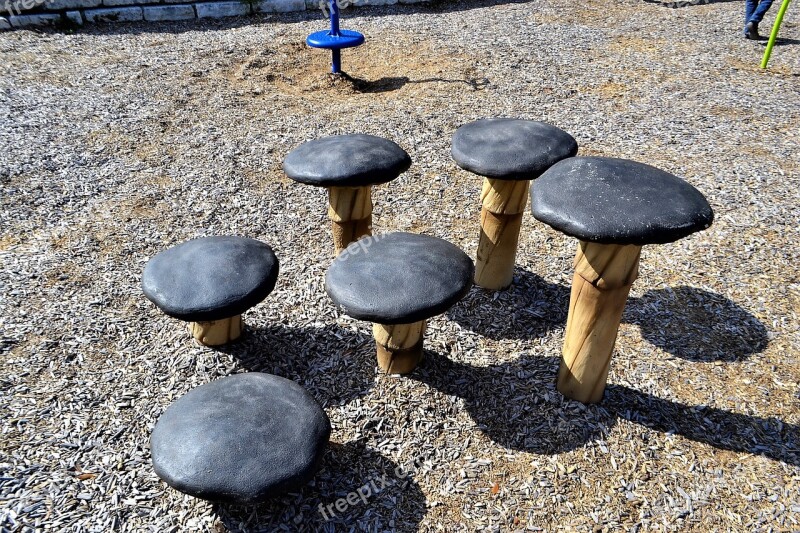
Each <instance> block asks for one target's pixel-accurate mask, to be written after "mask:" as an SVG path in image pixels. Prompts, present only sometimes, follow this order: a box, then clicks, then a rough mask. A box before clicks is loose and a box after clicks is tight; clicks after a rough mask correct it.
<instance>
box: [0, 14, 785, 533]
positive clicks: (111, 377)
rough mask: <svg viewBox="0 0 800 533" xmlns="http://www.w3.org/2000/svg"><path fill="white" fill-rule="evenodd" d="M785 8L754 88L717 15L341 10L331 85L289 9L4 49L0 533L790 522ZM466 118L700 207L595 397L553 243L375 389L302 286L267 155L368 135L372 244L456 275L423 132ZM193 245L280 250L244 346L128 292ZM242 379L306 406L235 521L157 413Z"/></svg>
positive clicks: (654, 280)
mask: <svg viewBox="0 0 800 533" xmlns="http://www.w3.org/2000/svg"><path fill="white" fill-rule="evenodd" d="M796 8H797V6H794V5H792V6H791V8H790V11H789V13H788V14H787V19H786V21H785V22H784V27H783V30H782V36H783V37H784V38H785V40H784V41H783V43H781V44H782V46H779V47H776V49H775V51H774V53H773V58H772V61H771V65H770V69H769V70H768V71H767V72H763V71H761V70H760V69H759V68H758V63H759V61H760V57H761V54H762V52H763V45H759V44H758V43H754V42H750V41H745V40H744V39H743V38H742V37H741V36H740V33H739V32H740V26H741V20H740V19H741V16H742V15H741V13H740V11H741V9H742V5H741V2H714V3H710V4H707V5H697V6H690V7H681V8H674V9H669V8H667V7H664V6H663V5H659V4H658V3H653V2H643V1H640V0H623V1H620V2H603V1H601V0H587V1H585V2H573V1H569V0H546V1H535V2H530V3H496V4H494V3H485V2H484V3H482V2H473V1H465V2H456V3H451V2H447V3H444V2H443V3H440V4H436V5H431V6H413V7H400V6H395V7H391V8H364V9H358V10H348V11H345V12H344V15H345V17H346V22H345V24H344V27H348V28H353V29H358V30H360V31H363V32H364V33H365V34H366V35H367V39H368V40H367V44H366V45H365V46H363V47H361V48H359V49H357V50H351V51H346V52H345V53H344V67H345V69H346V70H347V71H348V72H349V74H350V75H351V76H352V78H350V79H348V80H339V81H333V80H331V79H329V78H328V76H327V75H326V74H325V72H326V64H327V62H328V56H327V54H326V53H323V52H320V51H315V50H310V49H307V48H306V47H305V46H304V45H303V44H302V43H303V38H304V36H305V35H306V34H308V33H309V32H311V31H313V30H317V29H321V28H323V27H324V24H325V23H324V21H323V20H322V15H321V14H320V13H318V12H309V13H303V14H292V15H286V16H274V17H264V18H248V19H232V20H225V21H192V22H188V23H173V24H146V25H145V24H142V25H139V24H134V25H128V24H119V25H113V26H107V27H89V28H86V29H83V30H80V31H79V32H78V33H75V34H60V33H34V32H30V31H15V32H8V33H2V34H0V58H2V61H0V183H2V199H1V201H2V212H1V213H0V222H2V227H1V228H0V229H1V230H2V233H0V263H1V264H2V269H0V286H2V287H3V288H4V291H3V293H2V294H0V314H1V316H0V343H1V344H0V350H1V352H0V353H2V367H0V403H1V404H2V409H0V428H2V439H0V499H2V505H1V506H0V529H2V530H4V531H6V530H8V531H34V530H36V531H44V530H49V531H110V530H119V531H159V532H173V531H199V530H203V531H225V530H231V531H271V530H283V531H297V530H302V531H317V530H325V531H355V530H365V531H385V530H396V531H414V530H424V531H468V530H472V531H474V530H490V531H491V530H495V531H499V530H503V531H514V530H533V531H536V530H540V529H541V530H581V531H584V530H595V531H601V530H602V531H606V530H609V531H610V530H616V529H622V528H624V529H630V530H657V531H678V530H681V531H683V530H696V531H710V530H719V531H732V530H737V531H796V530H798V529H800V449H799V446H800V430H799V429H798V424H800V409H798V407H800V365H798V353H800V335H799V334H798V333H799V332H798V324H799V322H798V312H799V311H800V278H798V273H797V272H798V270H797V265H798V264H799V263H800V257H798V256H799V255H800V254H798V252H797V243H798V242H800V235H798V233H800V229H799V228H800V210H798V208H797V206H798V204H800V193H798V178H800V164H799V163H798V158H797V154H798V150H800V146H798V144H800V104H798V97H797V95H798V87H799V86H800V24H798V23H797V22H796V15H797V12H798V11H797V9H796ZM776 12H777V5H776V6H775V7H773V10H772V13H771V14H770V17H774V16H775V13H776ZM771 21H772V18H769V19H768V20H767V21H765V24H763V25H762V27H763V28H767V27H769V25H771ZM762 31H765V30H763V29H762ZM490 116H513V117H524V118H534V119H539V120H544V121H547V122H550V123H553V124H555V125H558V126H560V127H562V128H564V129H566V130H567V131H569V132H571V133H572V134H573V135H574V136H575V137H576V138H577V139H578V142H579V144H580V146H581V154H583V155H589V154H600V155H608V156H619V157H627V158H631V159H636V160H639V161H643V162H647V163H650V164H654V165H656V166H659V167H662V168H664V169H666V170H669V171H671V172H673V173H675V174H677V175H680V176H682V177H684V178H686V179H687V180H689V181H690V182H691V183H693V184H694V185H695V186H697V187H698V188H699V189H700V190H701V191H703V192H704V193H705V194H706V195H707V197H708V199H709V201H710V202H711V204H712V205H713V207H714V209H715V211H716V217H717V218H716V221H715V224H714V226H713V227H712V228H711V229H709V230H708V231H706V232H703V233H700V234H697V235H695V236H692V237H690V238H687V239H684V240H682V241H680V242H678V243H674V244H670V245H664V246H650V247H646V248H645V249H644V251H643V254H642V266H641V276H640V278H639V280H638V281H637V282H636V284H635V285H634V288H633V291H632V293H631V298H630V300H629V303H628V307H627V309H626V311H625V315H624V317H623V324H622V327H621V331H620V335H619V339H618V341H617V350H616V352H615V355H614V360H613V363H612V368H611V374H610V376H609V387H608V391H607V395H606V397H605V399H604V401H603V403H602V404H600V405H595V406H584V405H582V404H578V403H576V402H571V401H566V400H564V399H563V398H562V397H561V396H560V395H559V394H558V393H557V392H556V390H555V387H554V380H555V373H556V370H557V368H558V357H559V355H560V346H561V341H562V337H563V332H564V323H565V319H566V311H567V303H568V295H569V284H570V281H571V270H572V267H571V261H572V257H573V255H574V251H575V247H576V243H575V241H574V240H573V239H569V238H566V237H564V236H562V235H560V234H558V233H556V232H554V231H551V230H550V229H548V228H546V227H544V226H543V225H542V224H540V223H536V222H535V221H534V220H533V219H532V217H531V216H530V215H529V214H526V216H525V220H524V227H523V231H522V236H521V239H520V248H519V252H518V257H517V266H518V270H517V272H516V278H515V284H514V286H513V287H512V288H511V289H510V290H508V291H505V292H500V293H489V292H485V291H482V290H480V289H473V290H472V291H471V293H470V294H469V295H468V297H467V298H466V299H465V300H464V301H463V302H461V303H460V304H458V305H457V306H456V307H454V308H453V309H452V311H451V312H449V313H448V314H446V315H443V316H440V317H437V318H435V319H433V320H432V321H431V322H430V327H429V329H428V332H427V336H426V348H427V351H426V360H425V362H424V363H423V365H422V366H421V367H420V368H419V369H418V370H417V371H416V372H415V373H414V374H412V375H411V376H409V377H405V378H399V377H391V376H388V377H387V376H382V375H378V374H377V373H376V367H375V358H374V348H373V344H372V341H371V336H370V335H371V331H370V327H369V324H365V323H362V322H358V321H354V320H351V319H349V318H347V317H344V316H340V315H339V314H338V313H337V312H336V311H335V309H334V307H333V305H332V303H331V302H330V300H329V299H328V297H327V296H326V295H325V293H324V290H323V278H324V272H325V269H326V267H327V266H328V265H329V264H330V261H331V243H330V234H329V229H328V222H327V218H326V213H325V205H326V202H325V197H324V193H323V192H322V191H319V190H315V189H311V188H309V187H303V186H299V185H295V184H293V183H291V182H290V181H289V180H287V179H286V178H285V177H284V176H283V174H282V172H281V170H280V163H281V160H282V158H283V156H284V155H285V154H286V153H287V152H288V151H289V150H290V149H291V148H293V147H295V146H296V145H298V144H299V143H301V142H303V141H305V140H308V139H312V138H315V137H319V136H322V135H330V134H337V133H345V132H364V133H372V134H377V135H383V136H387V137H389V138H392V139H394V140H395V141H397V142H398V143H399V144H400V145H401V146H403V147H404V148H405V149H406V150H407V151H408V152H409V153H410V154H411V156H412V158H413V160H414V164H413V166H412V168H411V170H409V171H408V172H407V173H406V174H405V175H404V176H402V177H401V178H400V179H398V180H396V181H395V182H393V183H391V184H388V185H384V186H380V187H378V188H376V190H375V192H374V199H375V206H376V207H375V215H374V224H375V227H376V231H378V232H385V231H390V230H406V231H415V232H421V233H426V234H431V235H436V236H439V237H443V238H446V239H448V240H450V241H452V242H454V243H456V244H458V245H460V246H461V247H463V248H464V249H465V250H466V251H467V252H468V253H470V254H473V255H474V252H475V248H476V245H477V237H478V230H477V217H478V213H479V209H480V206H479V201H478V196H479V189H480V179H478V178H476V177H474V176H471V175H469V174H467V173H466V172H463V171H461V170H459V169H458V168H457V167H456V166H455V165H454V163H453V162H452V161H451V159H450V157H449V141H450V136H451V135H452V133H453V132H454V131H455V129H456V128H457V127H458V126H459V125H461V124H463V123H465V122H467V121H470V120H473V119H477V118H481V117H490ZM211 234H239V235H247V236H251V237H254V238H258V239H262V240H264V241H266V242H268V243H270V244H271V245H272V246H273V247H274V249H275V251H276V253H277V254H278V256H279V258H280V259H281V261H282V264H281V276H280V279H279V281H278V286H277V287H276V290H275V292H273V293H272V295H270V296H269V297H268V299H267V300H266V301H265V302H264V303H263V304H261V305H259V306H258V307H256V308H255V309H253V310H252V311H250V312H248V313H247V314H246V315H245V320H246V322H247V324H248V332H247V335H246V337H245V338H243V339H242V340H241V341H240V342H238V343H236V344H233V345H231V346H229V347H225V348H223V349H220V350H212V349H209V348H204V347H201V346H198V345H196V344H194V343H193V342H192V341H191V339H190V338H189V337H188V336H187V333H186V330H185V328H184V326H183V325H182V324H181V323H179V322H177V321H175V320H172V319H168V318H166V317H164V316H163V315H161V314H160V313H159V312H158V311H157V310H156V309H155V308H154V306H153V305H152V304H150V303H149V302H148V301H147V300H146V299H145V298H144V297H143V295H142V294H141V291H140V288H139V277H140V274H141V271H142V268H143V266H144V264H145V262H146V261H147V259H148V258H149V257H151V256H152V255H154V254H155V253H157V252H158V251H160V250H162V249H164V248H166V247H168V246H171V245H174V244H176V243H179V242H181V241H183V240H185V239H189V238H191V237H197V236H202V235H211ZM246 371H267V372H272V373H275V374H279V375H282V376H286V377H289V378H291V379H294V380H296V381H298V382H299V383H301V384H302V385H304V386H305V387H307V388H308V390H309V391H310V392H311V393H312V394H313V395H314V396H315V397H317V398H318V399H319V400H320V402H321V403H322V404H323V405H324V407H325V409H326V411H327V413H328V414H329V416H330V418H331V421H332V425H333V428H334V429H333V434H332V441H333V444H332V446H331V450H330V452H329V453H328V454H327V455H326V458H325V462H324V465H323V468H322V470H321V471H320V473H319V475H318V476H317V478H316V480H315V481H314V482H313V483H312V484H311V485H309V486H308V487H306V488H305V489H304V490H302V492H300V493H298V494H291V495H288V496H286V497H284V498H281V499H279V500H275V501H270V502H267V503H265V504H264V505H262V506H258V507H230V506H217V505H212V504H209V503H206V502H202V501H197V500H194V499H192V498H189V497H184V496H182V495H181V494H179V493H177V492H175V491H173V490H171V489H169V488H168V487H166V486H165V485H164V484H163V483H161V482H160V481H159V480H158V478H157V477H156V476H155V474H154V473H153V470H152V467H151V464H150V458H149V451H148V436H149V433H150V430H151V429H152V427H153V425H154V423H155V421H156V420H157V418H158V416H159V415H160V414H161V413H162V412H163V411H164V409H165V408H166V407H167V406H168V405H169V404H170V403H171V402H172V401H174V400H175V399H176V398H178V397H179V396H180V395H182V394H183V393H185V392H186V391H188V390H189V389H191V388H192V387H195V386H197V385H200V384H203V383H207V382H209V381H211V380H213V379H215V378H218V377H221V376H224V375H227V374H230V373H234V372H246ZM415 461H416V466H413V465H414V463H415ZM398 466H403V467H405V468H407V469H408V470H409V472H410V475H408V476H402V475H396V474H395V468H396V467H398ZM384 474H385V475H386V476H387V477H386V478H383V476H384ZM373 481H374V482H376V484H377V485H380V484H381V482H385V484H386V485H387V486H386V487H385V488H384V489H383V490H382V491H381V492H380V493H378V494H375V495H373V496H371V497H370V498H369V499H368V501H367V502H366V503H362V502H360V501H359V502H358V503H357V504H356V505H351V506H349V507H348V508H347V509H346V510H345V511H343V512H341V511H337V512H335V516H332V517H331V516H328V518H330V520H329V521H327V522H326V521H325V517H323V516H322V515H321V514H320V512H319V510H318V509H319V506H320V504H322V505H328V504H332V503H334V502H335V501H336V500H337V498H340V497H343V496H346V495H347V493H349V492H351V491H355V490H357V489H358V488H360V487H362V486H364V485H367V484H369V483H370V482H373Z"/></svg>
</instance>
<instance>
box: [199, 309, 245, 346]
mask: <svg viewBox="0 0 800 533" xmlns="http://www.w3.org/2000/svg"><path fill="white" fill-rule="evenodd" d="M243 329H244V324H243V323H242V315H236V316H232V317H230V318H223V319H222V320H212V321H209V322H189V332H190V333H191V334H192V336H193V337H194V338H195V339H196V340H197V342H199V343H200V344H203V345H205V346H220V345H222V344H226V343H228V342H231V341H233V340H236V339H238V338H239V336H240V335H241V334H242V330H243Z"/></svg>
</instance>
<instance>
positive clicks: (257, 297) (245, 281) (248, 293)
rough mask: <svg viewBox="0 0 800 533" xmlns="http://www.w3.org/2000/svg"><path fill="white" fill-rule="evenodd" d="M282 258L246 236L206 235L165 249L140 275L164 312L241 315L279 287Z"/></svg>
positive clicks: (199, 317)
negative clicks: (277, 285) (277, 284)
mask: <svg viewBox="0 0 800 533" xmlns="http://www.w3.org/2000/svg"><path fill="white" fill-rule="evenodd" d="M277 279H278V258H277V257H275V254H274V253H273V251H272V248H270V247H269V246H268V245H266V244H264V243H263V242H260V241H257V240H254V239H248V238H246V237H230V236H219V237H203V238H199V239H192V240H190V241H186V242H184V243H181V244H179V245H177V246H174V247H172V248H169V249H168V250H164V251H163V252H161V253H159V254H157V255H156V256H155V257H153V258H152V259H150V261H148V262H147V266H145V269H144V274H143V275H142V289H143V290H144V294H145V295H146V296H147V297H148V298H149V299H150V300H151V301H152V302H153V303H154V304H156V305H157V306H158V307H159V308H160V309H161V310H162V311H164V312H165V313H166V314H168V315H170V316H173V317H175V318H179V319H181V320H186V321H189V322H201V321H211V320H221V319H223V318H230V317H232V316H236V315H239V314H241V313H243V312H244V311H246V310H248V309H250V308H251V307H253V306H254V305H256V304H258V303H259V302H261V301H263V300H264V298H266V297H267V295H268V294H269V293H270V292H272V289H273V288H275V281H276V280H277Z"/></svg>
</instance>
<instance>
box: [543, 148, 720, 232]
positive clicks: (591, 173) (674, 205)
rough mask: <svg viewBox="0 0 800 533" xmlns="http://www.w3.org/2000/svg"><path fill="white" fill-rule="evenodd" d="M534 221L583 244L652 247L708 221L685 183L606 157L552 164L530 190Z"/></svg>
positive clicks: (703, 205)
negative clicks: (651, 245) (542, 223)
mask: <svg viewBox="0 0 800 533" xmlns="http://www.w3.org/2000/svg"><path fill="white" fill-rule="evenodd" d="M531 210H532V211H533V216H534V217H536V219H537V220H540V221H542V222H544V223H545V224H549V225H550V226H552V227H553V228H555V229H557V230H559V231H561V232H563V233H566V234H567V235H572V236H573V237H577V238H579V239H581V240H584V241H589V242H598V243H603V244H637V245H644V244H657V243H667V242H672V241H676V240H678V239H680V238H682V237H685V236H687V235H689V234H691V233H694V232H696V231H699V230H702V229H705V228H707V227H709V226H710V225H711V223H712V222H713V220H714V213H713V211H712V210H711V206H710V205H709V204H708V201H707V200H706V198H705V197H704V196H703V195H702V193H700V191H698V190H697V189H695V188H694V187H693V186H692V185H691V184H689V183H688V182H686V181H684V180H682V179H680V178H678V177H676V176H673V175H672V174H670V173H668V172H664V171H663V170H659V169H657V168H655V167H652V166H650V165H645V164H643V163H637V162H635V161H629V160H626V159H614V158H606V157H574V158H571V159H567V160H565V161H561V162H560V163H557V164H556V165H554V166H553V167H552V168H550V169H549V170H548V171H547V172H545V173H544V174H543V175H542V176H541V177H540V178H539V179H537V180H536V181H534V182H533V183H532V184H531Z"/></svg>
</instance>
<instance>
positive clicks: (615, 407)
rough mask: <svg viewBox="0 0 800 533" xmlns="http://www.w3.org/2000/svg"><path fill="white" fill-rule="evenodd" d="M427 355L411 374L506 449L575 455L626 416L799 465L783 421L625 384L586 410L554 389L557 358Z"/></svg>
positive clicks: (797, 441)
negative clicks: (457, 403) (450, 398)
mask: <svg viewBox="0 0 800 533" xmlns="http://www.w3.org/2000/svg"><path fill="white" fill-rule="evenodd" d="M425 355H426V358H425V361H424V362H423V364H422V365H421V366H420V367H419V368H418V369H417V370H416V371H415V372H414V373H413V374H411V375H410V376H409V377H411V378H413V379H417V380H419V381H421V382H423V383H426V384H428V385H429V386H431V387H434V388H436V389H438V390H440V391H442V392H444V393H446V394H450V395H455V396H458V397H460V398H462V399H463V400H464V401H465V403H466V408H467V411H468V412H469V414H470V416H471V417H472V419H473V420H475V422H476V424H477V425H478V427H479V428H480V429H481V430H482V431H483V432H484V433H485V434H486V435H487V436H488V437H489V438H490V439H492V440H493V441H494V442H496V443H497V444H499V445H501V446H504V447H506V448H510V449H515V450H523V451H529V452H535V453H539V454H557V453H562V452H566V451H570V450H573V449H575V448H579V447H581V446H583V445H584V444H587V443H589V442H591V441H593V440H596V439H598V438H602V437H604V436H605V435H606V434H607V433H608V432H609V431H610V430H611V428H612V427H613V426H614V425H615V424H616V422H617V420H618V419H620V418H621V419H625V420H629V421H631V422H635V423H637V424H641V425H644V426H646V427H648V428H650V429H653V430H655V431H660V432H665V433H667V432H671V433H676V434H678V435H682V436H684V437H686V438H687V439H691V440H694V441H696V442H701V443H703V444H708V445H710V446H713V447H715V448H719V449H723V450H731V451H734V452H739V453H742V452H743V453H752V454H755V455H763V456H764V457H768V458H770V459H774V460H776V461H783V462H785V463H787V464H792V465H800V456H799V455H798V453H799V452H798V450H799V449H800V428H798V426H796V425H792V424H785V423H783V422H782V421H781V420H779V419H776V418H760V417H755V416H747V415H742V414H738V413H731V412H728V411H724V410H722V409H715V408H711V407H705V406H691V405H686V404H682V403H679V402H673V401H670V400H664V399H661V398H658V397H656V396H652V395H650V394H646V393H643V392H639V391H637V390H634V389H631V388H628V387H625V386H622V385H609V386H608V388H607V389H606V395H605V397H604V399H603V402H602V403H600V404H595V405H583V404H581V403H579V402H574V401H569V400H565V399H563V398H562V397H561V395H560V394H559V393H558V392H557V391H556V390H555V388H554V383H555V378H556V373H557V372H558V365H559V360H558V359H557V358H552V357H523V358H521V359H520V360H518V361H516V362H513V363H504V364H501V365H493V366H489V367H473V366H470V365H467V364H463V363H457V362H454V361H452V360H450V359H448V358H447V357H444V356H442V355H440V354H437V353H435V352H430V351H426V352H425Z"/></svg>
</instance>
